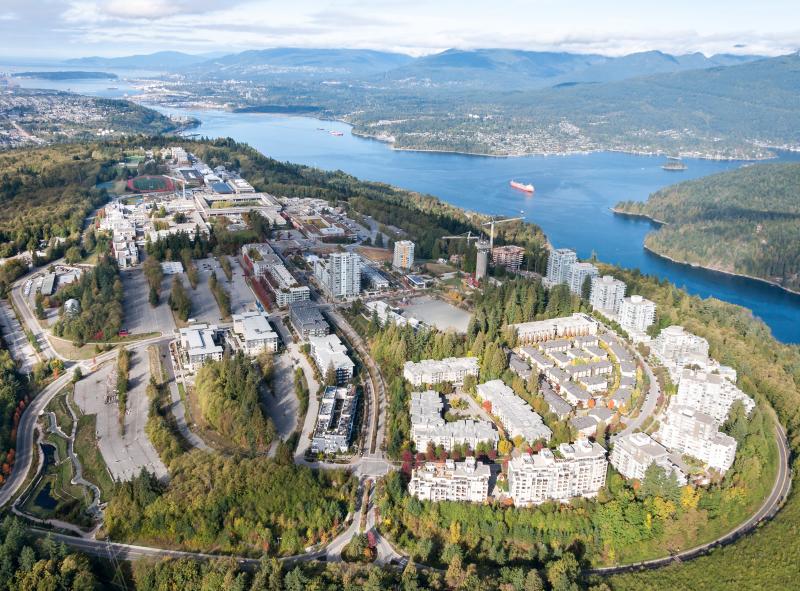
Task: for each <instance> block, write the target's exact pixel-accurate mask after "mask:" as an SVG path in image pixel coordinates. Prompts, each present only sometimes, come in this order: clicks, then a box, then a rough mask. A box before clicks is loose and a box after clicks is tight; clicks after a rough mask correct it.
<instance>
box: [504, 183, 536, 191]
mask: <svg viewBox="0 0 800 591" xmlns="http://www.w3.org/2000/svg"><path fill="white" fill-rule="evenodd" d="M508 184H509V185H511V188H512V189H517V190H518V191H524V192H525V193H531V194H533V192H534V191H535V190H536V189H535V188H534V187H533V185H531V184H530V183H528V184H527V185H525V184H523V183H520V182H517V181H511V182H510V183H508Z"/></svg>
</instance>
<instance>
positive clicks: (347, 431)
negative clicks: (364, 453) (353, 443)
mask: <svg viewBox="0 0 800 591" xmlns="http://www.w3.org/2000/svg"><path fill="white" fill-rule="evenodd" d="M357 402H358V398H357V392H356V389H355V387H354V386H350V387H349V388H337V387H336V386H328V387H327V388H325V391H324V392H323V394H322V399H321V400H320V404H319V412H318V413H317V425H316V427H315V429H314V435H313V437H312V439H311V451H312V452H314V453H320V452H321V453H328V454H333V453H345V452H347V450H348V449H349V448H350V439H351V438H352V434H353V422H354V421H355V416H356V404H357Z"/></svg>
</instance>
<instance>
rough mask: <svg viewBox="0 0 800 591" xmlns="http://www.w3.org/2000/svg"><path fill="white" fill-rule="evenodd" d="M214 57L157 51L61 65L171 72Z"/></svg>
mask: <svg viewBox="0 0 800 591" xmlns="http://www.w3.org/2000/svg"><path fill="white" fill-rule="evenodd" d="M215 55H218V54H209V53H205V54H199V55H192V54H189V53H182V52H180V51H159V52H156V53H150V54H146V55H129V56H125V57H98V56H93V57H81V58H76V59H70V60H65V61H63V62H61V64H62V65H64V66H72V67H78V68H108V69H110V70H114V69H119V70H158V71H172V70H179V69H182V68H187V67H189V66H192V65H194V64H199V63H201V62H205V61H208V59H209V58H212V57H214V56H215Z"/></svg>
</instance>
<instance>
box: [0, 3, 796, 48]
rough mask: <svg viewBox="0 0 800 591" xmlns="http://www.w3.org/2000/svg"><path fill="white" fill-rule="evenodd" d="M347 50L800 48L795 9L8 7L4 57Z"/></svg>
mask: <svg viewBox="0 0 800 591" xmlns="http://www.w3.org/2000/svg"><path fill="white" fill-rule="evenodd" d="M287 46H291V47H350V48H368V49H380V50H388V51H397V52H403V53H409V54H412V55H423V54H427V53H433V52H437V51H441V50H444V49H448V48H451V47H458V48H463V49H470V48H479V47H483V48H486V47H508V48H518V49H529V50H555V51H570V52H580V53H601V54H605V55H622V54H627V53H632V52H636V51H646V50H652V49H657V50H661V51H666V52H669V53H690V52H694V51H701V52H703V53H706V54H707V55H710V54H713V53H723V52H724V53H748V54H759V55H780V54H786V53H790V52H793V51H797V50H798V49H800V2H798V1H797V0H761V1H760V2H753V1H752V0H748V1H747V2H745V1H744V0H727V1H721V0H691V1H690V0H666V1H664V0H662V1H659V2H653V1H651V0H638V1H636V0H614V1H613V2H612V1H601V0H560V1H559V0H483V1H479V0H338V1H324V0H292V1H291V2H287V1H285V0H282V1H277V0H258V1H255V0H0V57H3V58H6V59H7V58H13V57H30V58H47V59H50V58H72V57H81V56H88V55H103V56H121V55H130V54H134V53H152V52H155V51H160V50H179V51H186V52H189V53H207V52H215V53H219V52H222V53H232V52H236V51H242V50H246V49H263V48H268V47H287Z"/></svg>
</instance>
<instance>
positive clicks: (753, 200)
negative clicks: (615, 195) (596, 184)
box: [616, 163, 800, 290]
mask: <svg viewBox="0 0 800 591" xmlns="http://www.w3.org/2000/svg"><path fill="white" fill-rule="evenodd" d="M616 209H617V210H618V211H620V212H624V213H629V214H634V215H644V216H647V217H650V218H653V219H655V220H659V221H663V222H665V225H664V226H662V227H661V228H660V229H659V230H658V231H656V232H653V233H651V234H649V235H648V236H647V238H646V239H645V244H646V245H647V247H648V248H650V249H651V250H653V251H655V252H656V253H658V254H661V255H664V256H668V257H670V258H673V259H675V260H678V261H683V262H687V263H692V264H697V265H701V266H703V267H709V268H712V269H718V270H722V271H727V272H732V273H740V274H745V275H751V276H754V277H759V278H762V279H767V280H769V281H774V282H776V283H778V284H779V285H782V286H783V287H787V288H789V289H795V290H796V289H800V164H794V163H791V164H758V165H754V166H748V167H745V168H740V169H738V170H734V171H730V172H723V173H721V174H716V175H712V176H708V177H704V178H701V179H696V180H692V181H687V182H684V183H680V184H677V185H673V186H671V187H667V188H665V189H661V190H660V191H658V192H656V193H654V194H653V195H651V196H650V198H649V199H648V200H647V201H645V202H638V201H626V202H623V203H619V204H618V205H617V207H616Z"/></svg>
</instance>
